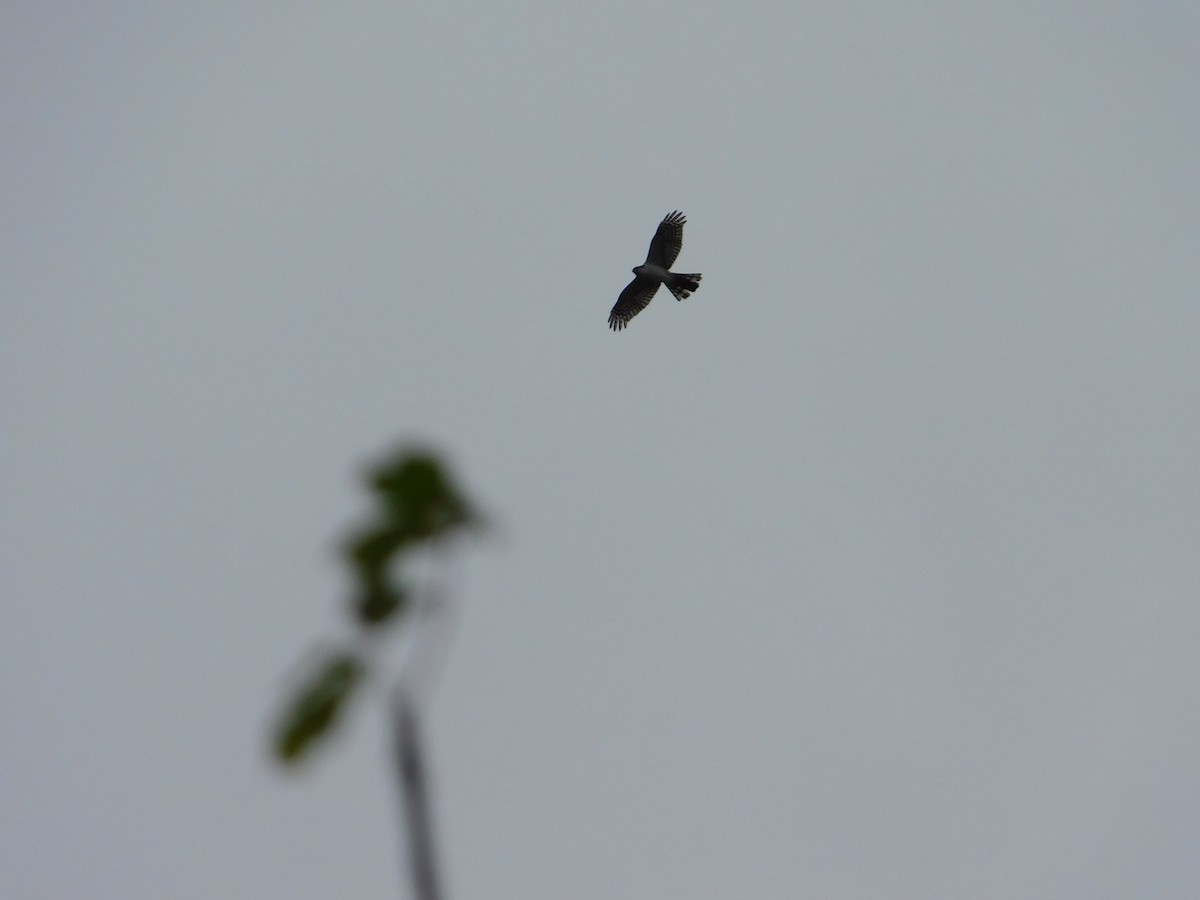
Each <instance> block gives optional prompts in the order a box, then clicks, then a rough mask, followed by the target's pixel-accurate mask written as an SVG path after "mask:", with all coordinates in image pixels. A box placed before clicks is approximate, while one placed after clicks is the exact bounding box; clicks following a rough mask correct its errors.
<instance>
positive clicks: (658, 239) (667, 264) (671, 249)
mask: <svg viewBox="0 0 1200 900" xmlns="http://www.w3.org/2000/svg"><path fill="white" fill-rule="evenodd" d="M686 221H687V219H686V218H685V217H684V215H683V213H681V212H680V211H679V210H675V212H673V213H671V214H670V215H669V216H667V217H666V218H665V219H663V220H662V223H661V224H660V225H659V226H658V231H656V232H654V240H652V241H651V242H650V252H649V253H647V254H646V265H649V266H662V267H663V268H664V269H669V268H671V266H673V265H675V258H676V257H677V256H679V250H680V248H681V247H683V223H684V222H686ZM626 290H628V288H627V289H626ZM622 296H624V295H622ZM647 302H649V301H647Z"/></svg>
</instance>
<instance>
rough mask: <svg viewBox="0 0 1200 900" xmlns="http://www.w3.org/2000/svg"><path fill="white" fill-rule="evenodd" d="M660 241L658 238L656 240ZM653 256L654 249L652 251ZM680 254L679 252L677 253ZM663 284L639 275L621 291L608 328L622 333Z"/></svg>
mask: <svg viewBox="0 0 1200 900" xmlns="http://www.w3.org/2000/svg"><path fill="white" fill-rule="evenodd" d="M658 232H659V234H662V226H659V229H658ZM654 240H655V241H657V240H658V238H657V237H655V239H654ZM650 252H651V254H653V252H654V251H653V249H651V251H650ZM676 252H678V251H676ZM661 283H662V282H659V281H655V280H654V279H653V278H643V277H642V276H641V275H638V276H637V277H636V278H634V279H633V281H631V282H629V284H627V285H625V290H623V291H621V296H620V297H618V298H617V303H616V305H615V306H614V307H613V308H612V312H610V313H609V314H608V327H609V328H611V329H612V330H613V331H620V330H621V329H622V328H624V327H625V326H626V325H628V324H629V320H630V319H632V318H633V317H634V316H636V315H637V314H638V313H640V312H641V311H642V310H643V309H645V308H646V307H647V306H648V305H649V304H650V300H651V298H653V297H654V292H655V291H657V290H658V286H659V284H661Z"/></svg>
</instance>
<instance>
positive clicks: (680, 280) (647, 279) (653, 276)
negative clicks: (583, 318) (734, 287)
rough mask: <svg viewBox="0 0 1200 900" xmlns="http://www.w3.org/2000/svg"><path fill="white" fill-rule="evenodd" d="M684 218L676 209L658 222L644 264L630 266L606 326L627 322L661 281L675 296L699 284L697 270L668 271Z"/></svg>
mask: <svg viewBox="0 0 1200 900" xmlns="http://www.w3.org/2000/svg"><path fill="white" fill-rule="evenodd" d="M686 221H687V219H685V218H684V215H683V213H681V212H679V211H678V210H676V211H675V212H673V213H671V214H670V215H669V216H667V217H666V218H665V219H663V220H662V222H661V223H660V224H659V226H658V231H656V232H654V239H653V240H651V241H650V252H649V253H647V254H646V262H645V264H643V265H640V266H635V267H634V269H633V281H631V282H629V284H627V285H626V286H625V290H623V291H621V296H620V297H618V298H617V305H616V306H614V307H613V308H612V312H611V313H609V314H608V327H609V328H611V329H612V330H613V331H620V330H621V329H622V328H624V327H625V326H626V325H628V324H629V320H630V319H632V318H633V317H634V316H636V315H637V314H638V313H640V312H641V311H642V310H643V309H645V308H646V306H647V305H649V303H650V301H651V300H652V299H653V298H654V294H655V293H656V292H657V291H658V286H659V285H660V284H665V285H666V286H667V290H669V291H670V292H671V293H672V294H674V295H675V299H676V300H682V299H684V298H685V297H690V296H692V292H693V291H695V290H696V289H697V288H699V287H700V276H699V275H698V274H697V275H682V274H679V273H678V272H672V271H671V266H672V265H673V264H674V262H675V258H676V257H677V256H679V251H680V249H681V248H682V247H683V223H684V222H686Z"/></svg>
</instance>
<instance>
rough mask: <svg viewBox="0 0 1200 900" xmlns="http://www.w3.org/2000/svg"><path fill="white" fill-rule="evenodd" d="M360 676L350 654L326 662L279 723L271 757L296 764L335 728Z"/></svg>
mask: <svg viewBox="0 0 1200 900" xmlns="http://www.w3.org/2000/svg"><path fill="white" fill-rule="evenodd" d="M363 674H364V668H363V664H362V663H361V662H360V661H359V659H358V658H357V657H356V656H354V655H353V654H350V653H339V654H335V655H333V656H331V657H329V658H328V659H326V660H325V662H324V665H322V666H320V667H319V668H318V669H317V671H316V673H315V674H314V676H313V677H312V678H311V679H310V680H309V682H308V683H307V685H305V686H303V687H302V688H301V689H300V691H299V692H298V693H297V694H296V696H295V697H294V699H293V700H292V703H291V706H290V708H289V709H288V711H287V713H286V715H284V716H283V718H282V719H281V721H280V723H279V725H278V728H277V730H276V735H275V755H276V756H277V757H278V758H279V759H280V760H281V761H282V762H285V763H297V762H299V761H300V760H301V759H302V758H303V757H304V756H305V755H306V754H307V753H308V752H309V751H310V750H311V749H312V746H313V744H314V742H315V741H317V740H318V739H319V738H322V737H324V736H325V735H326V734H327V733H328V732H329V731H330V730H331V729H332V728H333V726H334V725H336V724H337V720H338V716H339V715H340V713H341V712H342V710H343V708H344V707H345V703H346V700H347V698H349V696H350V694H351V692H352V691H353V689H354V688H355V686H357V684H358V683H359V681H361V680H362V677H363Z"/></svg>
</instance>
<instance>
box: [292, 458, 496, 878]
mask: <svg viewBox="0 0 1200 900" xmlns="http://www.w3.org/2000/svg"><path fill="white" fill-rule="evenodd" d="M366 486H367V489H368V491H369V492H370V493H371V495H372V500H373V502H372V507H371V512H370V514H369V516H368V518H367V521H366V523H365V524H363V525H362V526H360V527H358V528H356V529H355V530H353V531H352V532H351V533H350V535H349V536H348V537H347V538H346V540H345V541H344V543H343V545H342V546H343V552H342V557H343V559H344V561H345V562H346V564H347V566H348V567H349V569H350V574H351V579H352V582H353V587H352V590H351V598H350V610H349V611H350V614H351V618H352V621H353V623H354V628H355V631H356V638H357V641H356V643H354V644H353V645H352V646H350V647H348V648H342V649H338V650H335V651H325V652H324V653H323V654H322V655H321V657H320V658H319V660H318V661H317V662H316V663H315V664H314V665H313V666H312V667H311V669H310V671H309V673H308V675H307V676H306V677H305V678H304V679H302V681H301V683H300V684H299V686H298V687H297V688H296V689H295V690H294V692H293V694H292V696H291V698H290V700H289V701H288V702H287V703H286V704H285V707H284V711H283V714H282V715H281V716H280V717H279V719H278V721H277V723H276V725H275V729H274V736H273V745H274V753H275V758H276V759H277V760H278V761H279V762H281V763H283V764H286V765H296V764H299V763H300V762H302V761H304V760H305V759H307V758H308V755H309V754H310V753H311V751H312V750H313V749H314V748H315V747H316V746H317V745H318V744H319V743H320V742H321V741H322V740H324V739H325V738H327V737H328V736H329V735H330V734H331V733H332V731H333V730H334V728H335V727H336V726H337V724H338V721H339V719H340V717H341V714H342V713H343V712H344V710H345V708H346V705H347V704H348V703H349V701H350V699H351V698H352V696H353V695H354V692H355V689H356V688H358V687H359V685H360V684H361V683H362V682H363V681H364V680H365V679H366V678H367V677H369V675H370V674H371V662H370V657H369V656H368V654H367V652H366V651H367V646H366V645H367V639H368V637H369V636H372V637H373V636H374V635H376V634H378V632H379V629H380V628H381V627H383V626H388V625H390V626H395V625H397V624H398V623H400V622H403V621H404V620H405V617H406V613H408V612H409V611H410V610H412V609H414V608H415V607H416V606H417V604H415V602H414V601H416V600H418V599H420V592H418V591H416V590H414V589H413V588H412V587H411V586H410V580H409V579H408V578H406V572H405V569H406V563H407V562H408V560H409V558H410V555H411V554H412V553H413V552H414V551H416V550H419V549H424V548H427V547H431V546H433V545H435V544H437V543H439V542H441V541H444V540H445V539H447V538H450V537H452V536H454V535H456V534H458V533H460V532H462V531H463V530H465V529H467V528H469V527H472V526H478V525H479V524H480V519H479V517H478V515H477V514H476V513H475V512H474V510H473V509H472V507H471V505H470V504H469V503H467V501H466V499H465V498H464V497H463V495H462V494H461V493H460V491H459V490H458V488H457V486H456V485H455V484H454V482H453V480H452V479H451V478H450V476H449V474H448V472H447V471H446V468H445V466H444V465H443V464H442V463H441V462H440V461H439V460H438V458H437V457H436V456H435V455H434V454H432V453H429V452H427V451H422V450H412V449H406V450H401V451H399V452H397V453H395V454H393V455H392V456H390V457H389V458H387V459H385V460H383V461H382V462H381V463H380V464H378V465H376V466H374V467H372V468H371V469H370V470H369V471H368V472H367V477H366ZM427 607H428V604H427ZM433 608H435V609H436V607H433ZM390 710H391V715H392V720H393V726H392V740H393V744H394V753H395V756H394V764H395V766H396V779H397V785H398V787H399V790H400V793H401V799H402V806H403V811H404V817H405V824H406V828H407V832H408V857H409V863H410V869H411V873H412V879H413V887H414V890H415V892H416V896H417V897H418V898H420V900H438V898H439V897H440V896H441V895H440V891H439V889H438V879H437V867H436V865H435V862H436V854H435V853H434V847H433V828H432V826H431V824H430V814H429V801H428V788H427V784H426V775H425V772H426V767H425V764H424V762H423V756H422V749H421V741H420V737H419V735H420V730H419V725H418V715H417V704H416V702H415V700H414V698H413V695H412V692H411V691H410V690H409V689H408V686H407V685H406V684H405V683H404V679H403V678H402V679H401V681H400V683H398V684H396V685H394V687H393V690H392V700H391V703H390Z"/></svg>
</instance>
